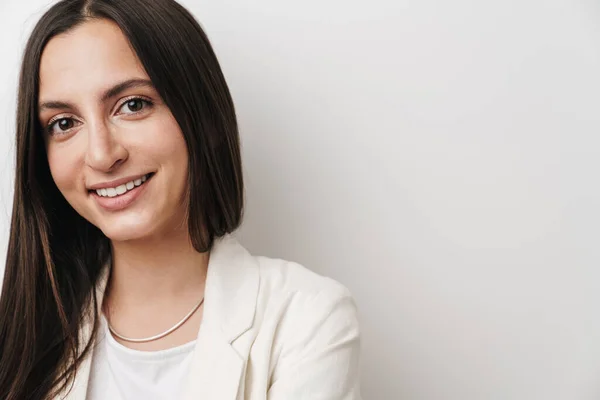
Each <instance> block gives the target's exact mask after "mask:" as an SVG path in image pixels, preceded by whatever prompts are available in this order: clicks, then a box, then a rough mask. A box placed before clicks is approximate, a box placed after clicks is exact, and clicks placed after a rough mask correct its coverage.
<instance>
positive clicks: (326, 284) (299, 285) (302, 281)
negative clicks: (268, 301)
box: [255, 256, 350, 296]
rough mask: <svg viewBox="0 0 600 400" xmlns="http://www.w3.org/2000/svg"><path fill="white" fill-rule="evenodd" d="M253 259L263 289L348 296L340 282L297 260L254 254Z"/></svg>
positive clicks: (303, 293) (308, 294) (302, 293)
mask: <svg viewBox="0 0 600 400" xmlns="http://www.w3.org/2000/svg"><path fill="white" fill-rule="evenodd" d="M255 259H256V261H257V264H258V266H259V271H260V281H261V286H262V288H263V290H269V291H273V292H281V293H296V294H300V295H306V296H310V295H314V294H317V293H329V294H330V295H331V296H350V291H349V290H348V289H347V288H346V287H345V286H344V285H342V284H341V283H340V282H338V281H336V280H334V279H332V278H329V277H327V276H323V275H320V274H318V273H316V272H314V271H312V270H310V269H309V268H307V267H305V266H304V265H301V264H299V263H297V262H293V261H287V260H282V259H279V258H270V257H265V256H255Z"/></svg>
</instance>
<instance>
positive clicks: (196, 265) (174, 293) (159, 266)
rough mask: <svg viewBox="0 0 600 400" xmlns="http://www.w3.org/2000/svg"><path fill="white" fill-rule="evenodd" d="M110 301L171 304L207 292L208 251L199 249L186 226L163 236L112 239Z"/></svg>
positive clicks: (131, 303) (129, 303)
mask: <svg viewBox="0 0 600 400" xmlns="http://www.w3.org/2000/svg"><path fill="white" fill-rule="evenodd" d="M112 255H113V259H112V269H111V275H110V282H109V287H110V289H109V292H110V293H107V295H108V297H110V299H106V300H107V301H109V302H110V303H111V304H115V303H116V304H120V305H123V306H125V307H127V306H132V307H136V306H139V305H142V304H143V305H145V306H151V305H153V304H161V303H162V304H165V303H166V304H169V303H175V302H178V301H180V300H181V299H185V298H188V299H190V298H198V300H199V296H198V293H204V283H205V281H206V272H207V268H208V259H209V253H208V252H206V253H199V252H197V251H196V250H195V249H194V247H193V246H192V243H191V241H190V238H189V234H188V232H187V229H183V228H182V229H181V230H180V231H177V232H170V233H169V235H166V236H164V237H160V238H155V239H150V240H144V241H126V242H112Z"/></svg>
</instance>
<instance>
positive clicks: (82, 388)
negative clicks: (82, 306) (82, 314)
mask: <svg viewBox="0 0 600 400" xmlns="http://www.w3.org/2000/svg"><path fill="white" fill-rule="evenodd" d="M109 271H110V268H109V267H108V266H105V267H104V268H103V270H102V272H101V275H100V277H99V278H98V283H97V285H96V300H97V305H98V309H97V312H98V315H99V314H100V311H101V307H102V299H103V297H104V289H105V288H106V283H107V282H108V275H109ZM89 314H92V313H91V307H90V312H89ZM93 328H94V326H93V320H91V319H90V318H88V319H87V320H86V322H85V323H84V325H83V327H82V328H81V332H80V348H79V352H80V353H81V352H82V351H83V348H84V346H85V344H86V343H87V342H88V340H89V338H90V336H91V334H92V329H93ZM93 354H94V350H93V348H92V349H90V352H89V353H88V355H87V357H86V358H84V359H83V361H82V362H81V365H80V366H79V369H78V370H77V374H76V375H75V382H74V383H73V387H72V388H71V390H70V391H69V392H68V393H67V394H66V395H65V394H62V395H59V397H58V398H59V399H64V400H85V398H86V395H87V388H88V382H89V378H90V370H91V366H92V358H93Z"/></svg>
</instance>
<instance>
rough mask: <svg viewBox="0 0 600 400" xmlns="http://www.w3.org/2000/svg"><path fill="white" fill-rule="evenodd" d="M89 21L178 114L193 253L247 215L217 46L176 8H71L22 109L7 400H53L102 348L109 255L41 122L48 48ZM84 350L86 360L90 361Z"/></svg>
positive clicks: (30, 50) (63, 12) (32, 70)
mask: <svg viewBox="0 0 600 400" xmlns="http://www.w3.org/2000/svg"><path fill="white" fill-rule="evenodd" d="M90 19H108V20H112V21H114V22H115V23H116V24H117V25H118V26H119V27H120V28H121V30H122V32H123V34H124V35H125V36H126V37H127V38H128V40H129V42H130V44H131V47H132V49H133V50H134V51H135V53H136V54H137V56H138V58H139V59H140V61H141V63H142V65H143V66H144V68H145V70H146V72H147V74H148V76H149V77H150V79H151V80H152V82H153V84H154V86H155V87H156V90H157V91H158V93H159V94H160V96H161V97H162V99H163V100H164V102H165V103H166V104H167V106H168V107H169V108H170V110H171V112H172V113H173V115H174V117H175V119H176V120H177V123H178V124H179V126H180V128H181V131H182V132H183V135H184V137H185V141H186V143H187V150H188V154H189V176H188V188H189V193H188V200H189V206H188V207H189V208H188V219H189V220H188V225H189V233H190V236H191V240H192V243H193V245H194V247H195V249H196V250H197V251H199V252H204V251H208V250H210V248H211V246H212V243H213V241H214V239H215V238H217V237H220V236H223V235H225V234H227V233H230V232H232V231H234V230H235V229H236V228H237V227H238V226H239V224H240V222H241V218H242V211H243V179H242V167H241V157H240V145H239V137H238V127H237V122H236V116H235V110H234V105H233V101H232V99H231V95H230V93H229V89H228V87H227V84H226V82H225V79H224V77H223V73H222V72H221V68H220V67H219V63H218V61H217V58H216V56H215V54H214V52H213V50H212V47H211V45H210V42H209V40H208V38H207V36H206V34H205V33H204V32H203V30H202V29H201V27H200V26H199V24H198V23H197V22H196V20H195V19H194V17H193V16H192V15H191V14H190V13H189V12H188V11H187V10H186V9H184V8H183V7H182V6H181V5H179V4H177V3H176V2H175V1H174V0H63V1H60V2H59V3H57V4H55V5H54V6H52V7H51V8H50V9H49V10H48V11H47V12H46V13H45V14H44V15H43V16H42V18H41V19H40V21H39V22H38V23H37V25H36V26H35V28H34V30H33V32H32V34H31V37H30V38H29V41H28V42H27V46H26V48H25V51H24V57H23V62H22V68H21V73H20V81H19V95H18V106H17V132H16V141H17V146H16V149H17V160H16V176H15V190H14V201H13V212H12V220H11V228H10V239H9V245H8V254H7V258H6V269H5V273H4V282H3V288H2V295H1V298H0V399H3V400H5V399H10V400H23V399H32V400H33V399H48V398H52V397H53V396H56V395H57V394H58V393H59V392H62V391H63V390H65V389H68V388H69V386H70V385H71V384H72V382H73V379H74V376H75V372H76V370H77V368H78V367H79V365H80V364H81V362H82V360H83V359H84V358H85V357H86V356H87V355H88V354H89V353H90V351H91V349H92V344H93V340H94V335H92V337H91V338H83V339H82V338H81V337H80V336H79V334H78V333H79V332H80V330H81V328H82V326H83V324H84V323H90V324H92V326H93V327H94V331H95V328H96V326H97V324H98V322H97V321H98V315H97V311H96V310H97V304H96V302H97V299H96V295H95V290H94V287H95V286H96V284H97V281H98V279H99V276H100V272H101V270H102V268H103V266H104V265H105V264H106V263H107V262H108V261H109V260H110V258H111V247H110V243H109V240H108V238H106V237H105V236H104V235H103V234H102V232H100V230H99V229H97V228H96V227H95V226H93V225H91V224H90V223H89V222H88V221H86V220H85V219H83V218H82V217H81V216H80V215H78V214H77V213H76V212H75V211H74V210H73V208H71V206H70V205H69V204H68V203H67V201H66V200H65V199H64V197H63V196H62V194H61V193H60V192H59V190H58V189H57V187H56V185H55V184H54V181H53V179H52V177H51V175H50V169H49V166H48V160H47V156H46V151H45V145H44V141H43V136H42V127H41V126H40V122H39V120H38V90H39V65H40V58H41V55H42V51H43V50H44V47H45V46H46V44H47V43H48V41H49V40H50V39H51V38H52V37H54V36H56V35H59V34H61V33H65V32H67V31H69V30H71V29H73V28H74V27H76V26H78V25H80V24H82V23H85V22H86V21H88V20H90ZM82 349H83V350H82Z"/></svg>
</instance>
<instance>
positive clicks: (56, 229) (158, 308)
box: [0, 0, 360, 400]
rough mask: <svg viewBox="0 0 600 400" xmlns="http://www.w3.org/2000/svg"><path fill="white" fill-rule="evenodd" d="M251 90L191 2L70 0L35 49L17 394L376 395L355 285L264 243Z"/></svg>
mask: <svg viewBox="0 0 600 400" xmlns="http://www.w3.org/2000/svg"><path fill="white" fill-rule="evenodd" d="M242 208H243V181H242V167H241V160H240V149H239V139H238V129H237V123H236V117H235V112H234V106H233V102H232V99H231V96H230V94H229V91H228V88H227V85H226V83H225V80H224V78H223V74H222V72H221V69H220V67H219V64H218V62H217V59H216V57H215V55H214V53H213V51H212V48H211V46H210V44H209V41H208V39H207V38H206V36H205V34H204V32H203V31H202V29H201V28H200V27H199V25H198V24H197V22H196V21H195V20H194V18H193V17H192V16H191V15H190V14H189V13H188V12H187V11H186V10H185V9H184V8H183V7H181V6H180V5H178V4H177V3H175V2H174V1H173V0H151V1H150V0H87V1H85V0H64V1H61V2H59V3H57V4H55V5H54V6H53V7H52V8H51V9H50V10H49V11H48V12H47V13H46V14H45V15H44V16H43V17H42V18H41V20H40V21H39V23H38V24H37V25H36V27H35V29H34V31H33V33H32V35H31V37H30V39H29V41H28V43H27V47H26V49H25V56H24V59H23V64H22V70H21V75H20V86H19V98H18V111H17V170H16V180H15V197H14V204H13V214H12V222H11V232H10V242H9V250H8V256H7V261H6V270H5V276H4V281H3V290H2V297H1V300H0V352H1V353H0V398H2V399H18V400H22V399H53V398H56V399H59V398H60V399H63V398H67V399H71V400H75V399H77V400H79V399H91V400H97V399H110V400H119V399H127V400H129V399H145V400H146V399H212V400H233V399H253V400H256V399H271V400H283V399H285V400H298V399H311V400H314V399H327V400H334V399H345V400H350V399H358V398H360V395H359V382H358V352H359V331H358V323H357V318H356V309H355V306H354V303H353V301H352V298H351V296H350V294H349V293H348V291H347V290H346V289H345V288H344V287H343V286H342V285H340V284H338V283H336V282H334V281H333V280H331V279H328V278H324V277H320V276H318V275H316V274H314V273H311V272H309V271H308V270H307V269H305V268H303V267H302V266H300V265H297V264H294V263H291V262H286V261H283V260H275V259H269V258H265V257H255V256H252V255H250V254H249V253H248V252H247V251H246V250H245V249H244V248H243V247H242V246H241V245H240V244H239V243H238V242H237V241H236V240H235V239H234V238H233V237H232V236H231V235H230V234H231V233H232V232H233V231H234V230H235V229H236V228H237V227H238V226H239V224H240V221H241V216H242Z"/></svg>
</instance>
